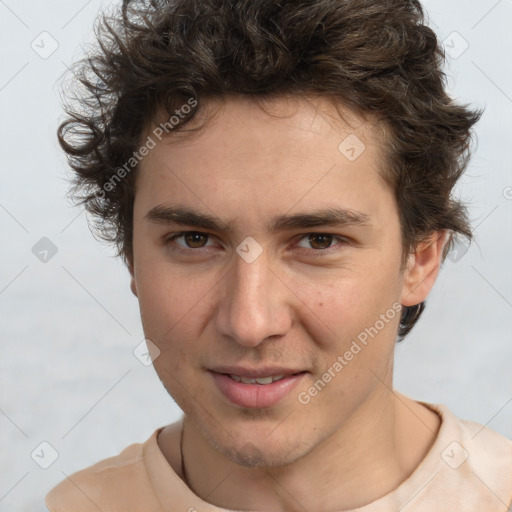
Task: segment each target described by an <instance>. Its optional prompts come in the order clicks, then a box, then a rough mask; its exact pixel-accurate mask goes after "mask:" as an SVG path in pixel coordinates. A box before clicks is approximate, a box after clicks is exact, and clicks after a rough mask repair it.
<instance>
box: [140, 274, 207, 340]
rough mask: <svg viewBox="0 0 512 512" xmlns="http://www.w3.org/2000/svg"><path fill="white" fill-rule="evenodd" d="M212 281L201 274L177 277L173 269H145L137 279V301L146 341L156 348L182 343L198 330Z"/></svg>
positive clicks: (201, 323) (201, 322)
mask: <svg viewBox="0 0 512 512" xmlns="http://www.w3.org/2000/svg"><path fill="white" fill-rule="evenodd" d="M214 286H215V279H214V278H212V277H210V278H209V277H208V276H207V275H205V274H197V273H190V272H188V273H187V274H183V273H182V274H180V273H179V272H176V270H175V269H172V268H165V267H163V266H156V265H153V266H151V265H146V266H145V267H144V269H143V270H142V271H141V272H140V273H139V275H138V276H137V288H138V299H139V306H140V312H141V318H142V324H143V326H144V332H145V335H146V337H148V338H149V339H152V341H153V342H154V343H155V344H157V346H159V345H164V344H170V343H172V344H177V345H179V344H180V342H181V340H183V342H185V340H186V338H187V337H190V336H194V332H198V331H200V330H201V328H202V325H203V323H204V317H205V310H207V309H208V308H209V307H210V304H209V303H210V302H211V298H210V292H211V291H212V288H214Z"/></svg>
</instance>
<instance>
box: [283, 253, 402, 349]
mask: <svg viewBox="0 0 512 512" xmlns="http://www.w3.org/2000/svg"><path fill="white" fill-rule="evenodd" d="M367 269H372V270H371V271H369V270H367ZM395 278H396V276H394V274H393V272H392V271H391V269H383V268H382V266H377V265H375V266H372V265H371V262H366V263H365V264H361V265H360V266H352V267H351V268H350V269H348V268H347V269H345V270H344V271H343V272H337V273H335V274H334V273H332V274H330V275H329V276H328V277H326V276H322V278H321V279H320V278H318V279H315V278H314V277H310V278H304V277H303V276H301V278H299V277H296V278H294V279H291V280H290V281H289V282H288V284H289V287H290V289H292V290H294V292H295V293H296V295H297V297H299V299H300V303H301V304H303V307H302V309H301V312H300V316H301V318H300V322H301V323H302V324H303V325H304V326H305V327H306V329H307V330H308V331H309V332H310V334H311V335H312V337H313V338H314V340H315V341H316V343H317V344H318V345H320V346H322V348H324V349H325V350H327V351H328V352H329V353H330V352H332V351H336V350H338V351H340V350H343V349H344V348H345V347H346V346H347V345H350V344H351V341H352V340H353V339H355V338H357V336H358V335H359V334H361V333H363V336H362V337H363V338H364V333H365V332H366V331H365V330H366V329H370V328H372V327H373V326H374V325H375V323H376V322H379V323H378V325H377V327H378V328H379V329H378V330H379V331H383V333H384V332H385V333H388V332H389V331H392V330H393V329H394V328H395V325H396V326H397V323H396V321H395V317H397V309H398V308H399V304H397V302H396V301H397V300H398V298H399V294H398V286H397V282H396V279H395ZM382 314H383V315H385V316H386V318H385V325H384V326H382V325H381V322H380V315H382ZM394 324H395V325H394ZM372 332H373V331H372ZM391 336H392V337H393V336H394V335H392V334H391Z"/></svg>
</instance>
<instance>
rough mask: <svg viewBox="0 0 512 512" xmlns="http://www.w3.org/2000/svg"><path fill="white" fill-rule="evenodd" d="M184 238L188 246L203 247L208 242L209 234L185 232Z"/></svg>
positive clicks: (192, 247)
mask: <svg viewBox="0 0 512 512" xmlns="http://www.w3.org/2000/svg"><path fill="white" fill-rule="evenodd" d="M183 238H184V240H185V243H186V244H187V247H189V248H191V249H200V248H201V247H204V246H205V245H206V243H207V242H208V235H204V234H202V233H194V232H190V233H185V234H184V235H183Z"/></svg>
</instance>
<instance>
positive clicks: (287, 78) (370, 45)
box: [46, 0, 512, 512]
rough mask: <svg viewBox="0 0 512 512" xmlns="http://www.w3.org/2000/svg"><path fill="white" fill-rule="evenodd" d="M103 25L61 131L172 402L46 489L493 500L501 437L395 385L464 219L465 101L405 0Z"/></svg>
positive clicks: (286, 507) (193, 8) (206, 506)
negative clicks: (169, 410)
mask: <svg viewBox="0 0 512 512" xmlns="http://www.w3.org/2000/svg"><path fill="white" fill-rule="evenodd" d="M99 38H100V42H101V46H100V50H98V53H96V54H95V55H94V56H92V57H91V58H90V59H89V60H87V61H85V62H83V63H82V64H81V68H79V70H78V71H77V74H78V76H79V78H81V83H82V85H84V86H85V90H82V92H81V93H80V95H79V103H78V105H74V106H73V105H70V106H69V107H68V112H69V115H70V117H69V119H68V120H67V121H66V122H65V123H64V124H63V125H62V126H61V130H60V133H59V137H60V141H61V144H62V146H63V148H64V149H65V151H66V152H67V153H68V155H69V158H70V164H71V166H72V168H73V169H74V171H75V172H76V181H75V185H76V188H75V192H76V194H77V197H80V198H81V199H82V201H83V202H84V204H85V205H86V207H87V208H88V210H89V211H90V212H91V213H92V214H93V215H95V216H96V219H97V220H99V221H101V222H98V224H97V226H98V229H99V230H100V233H101V234H102V235H103V236H104V237H105V238H106V239H108V240H111V241H114V242H115V243H116V244H117V246H118V248H119V253H120V255H121V256H122V257H123V259H124V260H125V262H126V263H127V266H128V268H129V271H130V274H131V289H132V291H133V293H134V294H135V295H136V296H137V297H138V300H139V303H140V309H141V317H142V323H143V327H144V332H145V335H146V338H147V340H148V347H149V349H150V352H151V353H152V357H153V363H154V366H155V369H156V371H157V373H158V376H159V378H160V379H161V381H162V383H163V385H164V386H165V387H166V389H167V390H168V392H169V394H170V395H171V396H172V397H173V398H174V400H176V402H177V403H178V405H179V406H180V407H181V408H182V410H183V412H184V416H183V418H182V419H181V420H180V421H179V422H177V423H174V424H172V425H169V426H166V427H161V428H159V429H157V430H156V431H155V432H154V434H153V435H152V436H151V437H150V439H148V440H147V441H146V442H145V443H144V444H135V445H131V446H130V447H128V448H126V449H125V450H124V451H123V452H122V453H121V454H119V455H118V456H115V457H112V458H109V459H106V460H104V461H101V462H98V463H97V464H96V465H94V466H92V467H90V468H87V469H84V470H82V471H79V472H77V473H75V474H74V475H72V476H71V477H69V478H68V479H66V480H64V481H63V482H61V483H60V484H59V485H58V486H57V487H56V488H55V489H53V490H52V491H51V492H50V493H49V495H48V496H47V499H46V503H47V505H48V508H49V509H50V510H51V511H70V510H73V511H92V510H102V511H114V510H116V511H121V510H122V511H125V512H129V511H142V510H144V511H146V512H149V511H160V512H161V511H164V510H165V511H173V512H174V511H187V510H188V511H189V512H190V511H196V510H197V511H222V510H240V511H241V510H258V511H272V512H277V511H299V510H300V511H303V510H308V511H315V512H327V511H335V510H336V511H339V510H358V511H359V510H360V511H364V512H370V511H372V512H373V511H395V510H396V511H398V510H415V511H432V510H436V511H450V512H451V511H454V510H457V511H484V510H485V511H496V512H498V511H502V512H505V511H506V510H507V508H508V504H509V503H510V502H511V501H512V442H511V441H509V440H507V439H505V438H504V437H502V436H500V435H499V434H497V433H495V432H493V431H492V430H490V429H488V428H484V427H483V426H481V425H477V424H474V423H471V422H468V421H463V420H460V419H458V418H456V417H455V416H453V415H452V413H451V412H450V411H449V410H448V409H447V408H446V407H444V406H440V405H432V404H426V403H421V402H417V401H414V400H412V399H411V398H408V397H406V396H403V395H401V394H399V393H398V392H396V391H394V390H393V381H392V376H393V352H394V345H395V342H396V340H397V336H398V337H399V338H401V339H402V338H404V337H405V336H406V335H407V334H408V333H409V332H410V330H411V329H412V327H413V326H414V324H415V322H416V321H417V320H418V318H419V316H420V315H421V312H422V311H423V308H424V304H425V300H426V298H427V296H428V294H429V292H430V290H431V289H432V287H433V285H434V282H435V280H436V277H437V274H438V271H439V268H440V266H441V264H442V262H443V260H444V258H445V256H446V254H447V253H448V251H449V250H450V248H451V246H452V244H453V237H454V235H457V234H460V235H463V236H466V237H468V238H471V229H470V227H469V224H468V221H467V217H466V212H465V209H464V207H463V205H462V204H460V203H459V202H457V201H456V200H454V199H453V198H452V197H451V191H452V189H453V186H454V185H455V183H456V182H457V180H458V178H459V177H460V176H461V174H462V173H463V172H464V169H465V167H466V165H467V161H468V157H469V153H468V145H469V140H470V130H471V127H472V126H473V124H474V123H475V122H476V121H477V119H478V117H479V113H478V112H473V111H471V110H469V109H468V108H466V107H463V106H458V105H456V104H455V103H454V102H453V101H452V100H451V99H450V98H449V97H448V96H447V95H446V92H445V90H444V88H443V80H442V72H441V69H440V66H441V63H442V58H441V57H442V53H441V50H440V48H439V45H438V42H437V39H436V37H435V35H434V33H433V32H432V31H431V30H430V29H429V28H428V27H426V26H425V25H424V23H423V14H422V10H421V6H420V4H419V3H418V2H417V1H414V0H412V1H400V2H396V1H393V2H391V1H387V0H352V1H348V0H347V1H343V0H309V1H305V2H300V3H299V2H293V1H291V0H290V1H282V2H273V1H271V0H258V1H255V0H242V1H238V2H229V1H226V0H181V1H176V2H175V1H172V2H158V3H157V2H152V3H146V4H143V3H141V2H138V3H132V2H125V3H124V5H123V10H122V13H121V14H120V15H119V16H118V17H117V18H113V19H110V20H105V21H104V25H103V29H102V30H100V32H99ZM91 72H93V73H92V75H91Z"/></svg>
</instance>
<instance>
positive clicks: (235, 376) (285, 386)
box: [209, 368, 308, 409]
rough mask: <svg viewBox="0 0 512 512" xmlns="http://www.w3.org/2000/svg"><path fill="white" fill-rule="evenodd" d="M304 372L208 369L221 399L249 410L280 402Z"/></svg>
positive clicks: (264, 369)
mask: <svg viewBox="0 0 512 512" xmlns="http://www.w3.org/2000/svg"><path fill="white" fill-rule="evenodd" d="M307 373H308V372H306V371H301V370H299V371H296V370H290V369H284V368H274V369H272V368H262V369H258V370H255V369H253V370H250V369H243V368H216V369H215V370H209V374H210V375H211V377H212V379H213V381H214V383H215V385H216V387H217V390H218V391H220V394H221V395H222V397H223V398H224V399H227V401H228V402H230V404H231V405H236V406H238V407H242V408H251V409H261V408H267V407H272V406H275V405H277V404H278V403H279V402H281V401H284V399H285V398H286V397H287V396H289V395H290V393H291V391H292V390H293V389H294V388H295V387H296V386H297V385H298V384H299V382H300V381H301V380H302V379H303V378H304V377H305V376H306V374H307Z"/></svg>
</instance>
